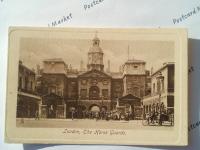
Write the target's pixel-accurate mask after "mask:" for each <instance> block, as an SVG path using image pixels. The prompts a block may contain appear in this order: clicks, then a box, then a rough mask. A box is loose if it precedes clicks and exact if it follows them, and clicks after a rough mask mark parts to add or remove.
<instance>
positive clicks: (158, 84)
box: [157, 80, 161, 93]
mask: <svg viewBox="0 0 200 150" xmlns="http://www.w3.org/2000/svg"><path fill="white" fill-rule="evenodd" d="M160 88H161V86H160V80H157V92H158V93H159V92H160V91H161V89H160Z"/></svg>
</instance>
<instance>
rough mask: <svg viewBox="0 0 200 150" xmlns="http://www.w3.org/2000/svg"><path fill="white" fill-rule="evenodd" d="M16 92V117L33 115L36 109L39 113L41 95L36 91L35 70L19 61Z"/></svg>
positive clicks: (30, 116)
mask: <svg viewBox="0 0 200 150" xmlns="http://www.w3.org/2000/svg"><path fill="white" fill-rule="evenodd" d="M18 69H19V70H18V93H17V113H16V117H18V118H32V117H35V115H36V111H38V113H39V105H40V104H41V97H40V96H38V95H37V92H36V77H35V76H36V75H35V72H34V71H33V70H31V69H29V68H28V67H26V66H25V65H24V64H22V61H19V68H18Z"/></svg>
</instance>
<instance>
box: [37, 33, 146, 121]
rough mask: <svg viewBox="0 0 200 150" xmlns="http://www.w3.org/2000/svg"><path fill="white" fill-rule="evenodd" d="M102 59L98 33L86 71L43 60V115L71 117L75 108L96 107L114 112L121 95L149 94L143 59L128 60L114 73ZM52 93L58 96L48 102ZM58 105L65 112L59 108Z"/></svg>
mask: <svg viewBox="0 0 200 150" xmlns="http://www.w3.org/2000/svg"><path fill="white" fill-rule="evenodd" d="M103 58H104V53H103V50H102V48H101V47H100V39H99V38H98V37H97V36H96V37H95V38H94V39H93V40H92V46H91V47H90V49H89V51H88V63H87V70H82V69H80V70H76V69H73V68H72V67H71V65H67V64H65V62H64V61H63V60H62V59H48V60H44V61H43V64H44V66H43V71H42V73H41V77H40V81H41V85H40V87H38V88H39V89H40V90H39V92H40V94H41V95H42V96H43V97H44V98H43V99H45V96H46V100H43V102H42V106H41V107H42V108H43V109H44V110H43V112H44V114H45V109H46V115H44V116H46V117H48V115H47V114H48V112H50V111H53V113H51V114H54V115H52V116H53V117H57V118H59V116H62V117H63V118H65V117H67V118H68V117H70V115H71V111H72V110H76V111H77V113H78V114H79V113H80V114H81V112H82V111H90V110H93V109H99V111H100V110H102V109H104V110H106V111H111V110H113V109H115V106H116V103H117V99H119V98H120V97H122V96H126V95H129V94H131V95H133V96H135V97H137V98H139V99H142V98H143V96H145V95H146V91H147V90H146V88H147V80H146V79H147V75H148V74H147V73H146V69H145V62H144V61H142V60H136V59H132V60H127V61H126V62H125V63H124V65H123V66H122V69H121V71H120V72H111V71H110V70H109V69H108V70H107V71H105V69H104V61H103ZM82 65H83V64H82V63H81V66H82ZM109 67H110V66H109ZM50 94H54V96H55V98H57V99H54V101H53V100H49V101H51V102H49V103H48V98H50V96H49V95H50ZM55 101H56V102H55ZM58 105H59V108H62V109H63V111H61V109H60V110H58V109H57V108H58V107H57V106H58ZM97 111H98V110H97ZM78 116H81V115H78ZM62 117H61V118H62Z"/></svg>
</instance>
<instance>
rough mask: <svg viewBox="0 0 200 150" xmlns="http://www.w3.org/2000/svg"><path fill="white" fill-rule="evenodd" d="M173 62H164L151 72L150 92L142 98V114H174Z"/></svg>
mask: <svg viewBox="0 0 200 150" xmlns="http://www.w3.org/2000/svg"><path fill="white" fill-rule="evenodd" d="M174 71H175V70H174V63H170V62H169V63H164V64H163V66H162V67H161V68H160V69H158V70H156V71H155V72H153V73H152V74H151V93H150V94H149V95H147V96H145V97H144V98H143V100H142V101H143V111H144V114H150V113H153V112H157V113H160V112H165V113H167V114H168V115H173V114H174Z"/></svg>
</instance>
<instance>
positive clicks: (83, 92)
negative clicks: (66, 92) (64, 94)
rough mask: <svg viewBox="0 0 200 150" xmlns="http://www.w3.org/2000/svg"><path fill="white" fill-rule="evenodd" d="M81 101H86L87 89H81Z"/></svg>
mask: <svg viewBox="0 0 200 150" xmlns="http://www.w3.org/2000/svg"><path fill="white" fill-rule="evenodd" d="M80 95H81V99H86V98H87V89H81V93H80Z"/></svg>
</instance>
